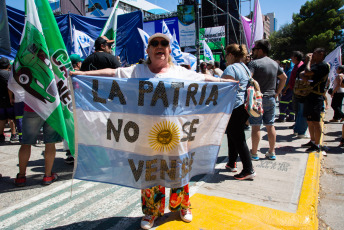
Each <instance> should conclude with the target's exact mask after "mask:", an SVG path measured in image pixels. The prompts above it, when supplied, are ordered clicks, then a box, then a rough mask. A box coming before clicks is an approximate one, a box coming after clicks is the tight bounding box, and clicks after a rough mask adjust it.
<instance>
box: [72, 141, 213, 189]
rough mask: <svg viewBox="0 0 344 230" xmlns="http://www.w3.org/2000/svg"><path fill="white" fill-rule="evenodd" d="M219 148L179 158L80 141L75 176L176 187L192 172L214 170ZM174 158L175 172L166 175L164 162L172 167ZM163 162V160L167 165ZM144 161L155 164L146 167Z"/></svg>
mask: <svg viewBox="0 0 344 230" xmlns="http://www.w3.org/2000/svg"><path fill="white" fill-rule="evenodd" d="M219 149H220V146H214V145H210V146H202V147H200V148H196V149H193V150H191V151H190V152H189V153H184V154H181V155H180V156H179V157H175V156H171V157H169V156H166V155H155V156H142V155H139V154H135V153H130V152H124V151H115V150H113V149H110V148H104V147H102V146H87V145H83V144H79V145H78V151H79V153H81V152H82V154H79V155H78V166H77V169H76V171H75V176H74V178H76V179H80V180H88V181H98V182H104V183H111V184H117V185H125V186H128V187H133V188H150V187H153V186H156V185H162V186H166V187H170V188H178V187H182V186H184V185H186V184H187V183H189V181H190V179H191V178H192V177H193V176H195V175H199V174H207V173H213V172H214V167H215V163H216V159H217V155H218V152H219ZM210 153H212V154H210ZM131 160H132V162H133V163H134V165H135V168H134V170H132V169H131V167H130V163H129V161H131ZM173 160H175V161H176V171H175V173H171V174H170V175H171V176H169V174H168V173H167V171H166V169H167V168H164V167H165V166H166V165H167V167H168V169H171V162H172V161H173ZM140 161H142V162H144V163H143V167H142V171H140V170H139V162H140ZM162 161H165V162H166V165H164V163H162ZM147 162H148V164H150V163H153V162H154V163H153V164H152V165H151V166H149V167H147ZM135 176H136V179H135Z"/></svg>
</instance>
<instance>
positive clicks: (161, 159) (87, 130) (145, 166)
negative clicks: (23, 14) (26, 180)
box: [72, 76, 238, 189]
mask: <svg viewBox="0 0 344 230" xmlns="http://www.w3.org/2000/svg"><path fill="white" fill-rule="evenodd" d="M72 80H73V87H74V98H75V100H74V102H75V105H74V114H75V117H76V120H75V124H76V125H75V132H76V140H77V145H76V149H77V151H76V152H77V154H76V158H77V166H76V169H75V178H77V179H81V180H89V181H99V182H106V183H113V184H118V185H123V186H128V187H133V188H138V189H142V188H149V187H152V186H156V185H162V186H166V187H170V188H176V187H182V186H184V185H186V184H187V183H189V181H190V179H191V177H193V176H195V175H198V174H205V173H213V172H214V167H215V163H216V159H217V155H218V153H219V149H220V145H221V141H222V137H223V134H224V132H225V130H226V127H227V123H228V120H229V118H230V114H231V111H232V109H233V105H234V99H235V97H236V93H237V88H238V84H237V83H232V82H227V83H224V82H197V81H195V82H194V81H184V80H181V79H168V78H164V79H159V78H130V79H126V78H109V77H93V76H75V77H73V79H72Z"/></svg>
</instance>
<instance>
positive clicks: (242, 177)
mask: <svg viewBox="0 0 344 230" xmlns="http://www.w3.org/2000/svg"><path fill="white" fill-rule="evenodd" d="M255 176H256V172H244V171H241V173H239V174H236V175H234V178H235V179H237V180H253V178H254V177H255Z"/></svg>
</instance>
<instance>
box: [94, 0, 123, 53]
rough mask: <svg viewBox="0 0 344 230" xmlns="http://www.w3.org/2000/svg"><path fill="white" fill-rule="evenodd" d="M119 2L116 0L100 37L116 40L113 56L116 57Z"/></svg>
mask: <svg viewBox="0 0 344 230" xmlns="http://www.w3.org/2000/svg"><path fill="white" fill-rule="evenodd" d="M118 3H119V0H116V2H115V3H114V6H113V10H112V12H111V14H110V16H109V18H108V20H107V21H106V23H105V25H104V28H103V30H102V32H101V33H100V35H99V36H106V37H107V38H108V39H109V40H115V42H114V43H113V46H112V47H111V49H112V54H113V55H116V52H115V51H116V36H117V6H118Z"/></svg>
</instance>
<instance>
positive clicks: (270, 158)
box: [265, 151, 276, 161]
mask: <svg viewBox="0 0 344 230" xmlns="http://www.w3.org/2000/svg"><path fill="white" fill-rule="evenodd" d="M265 157H267V158H268V159H269V160H273V161H274V160H276V154H275V153H269V151H268V152H266V153H265Z"/></svg>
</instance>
